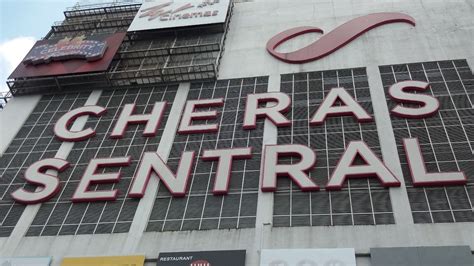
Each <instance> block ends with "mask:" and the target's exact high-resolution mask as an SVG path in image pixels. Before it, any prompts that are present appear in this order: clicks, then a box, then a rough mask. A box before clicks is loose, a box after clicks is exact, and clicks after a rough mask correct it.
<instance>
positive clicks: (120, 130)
mask: <svg viewBox="0 0 474 266" xmlns="http://www.w3.org/2000/svg"><path fill="white" fill-rule="evenodd" d="M428 88H429V84H428V83H426V82H423V81H412V80H409V81H402V82H399V83H396V84H393V85H392V86H391V87H390V88H389V90H388V94H389V95H390V97H391V98H392V100H393V101H395V102H396V105H395V107H394V108H393V109H392V110H391V114H392V115H393V116H397V117H403V118H408V119H422V118H425V117H430V116H433V115H434V114H436V113H437V112H438V109H439V101H438V100H437V99H436V98H434V97H433V96H431V95H427V94H423V93H422V92H424V91H426V90H427V89H428ZM267 103H271V104H269V105H267ZM223 105H224V100H223V99H222V98H217V99H201V100H189V101H187V102H186V105H185V107H184V110H183V112H182V115H181V121H180V123H179V128H178V131H177V133H178V134H199V133H217V132H218V129H219V124H217V123H216V121H218V112H217V108H222V106H223ZM290 106H291V97H290V96H289V95H287V94H285V93H282V92H267V93H258V94H248V95H247V97H246V104H245V112H244V116H243V129H245V130H253V129H255V128H256V123H257V120H258V119H268V120H269V121H271V122H272V123H273V124H274V125H275V126H277V127H290V126H291V125H292V121H290V120H289V119H288V118H287V116H286V115H285V114H286V113H287V112H288V111H289V110H290ZM134 107H135V106H134V104H126V105H124V106H123V108H122V112H121V113H120V115H119V117H118V119H117V122H116V123H115V126H114V128H113V129H112V131H111V132H110V135H109V137H110V138H113V139H117V138H122V137H124V134H125V130H126V128H127V126H128V125H130V124H144V125H145V128H144V131H143V133H142V135H143V137H145V138H151V137H154V136H155V135H156V133H157V132H158V128H159V127H160V124H161V122H162V117H163V115H164V113H165V110H166V108H168V106H167V103H166V102H155V103H154V106H153V108H152V110H151V112H149V113H147V114H134ZM106 112H107V109H106V108H104V107H101V106H83V107H79V108H76V109H74V110H71V111H69V112H67V113H66V114H64V115H63V116H62V117H60V118H59V119H58V121H57V122H56V124H55V126H54V132H55V135H56V137H57V138H59V139H60V140H62V141H67V142H77V141H84V140H87V139H89V138H93V137H94V135H95V131H94V130H93V129H92V128H86V129H83V130H80V131H71V129H70V127H71V125H72V124H73V123H74V121H75V120H76V119H77V118H79V117H87V116H98V117H99V116H102V115H103V114H104V113H106ZM313 112H314V113H313V115H312V116H311V118H310V119H309V121H308V123H309V126H313V127H317V126H321V124H323V123H324V122H325V121H326V119H328V118H329V117H339V116H352V117H353V118H354V119H356V120H357V121H358V122H359V123H365V122H373V121H374V119H373V117H372V116H371V115H370V114H369V113H368V112H367V111H366V110H365V109H364V108H363V107H362V106H361V105H360V104H359V103H358V102H357V101H356V100H355V99H354V98H353V97H352V96H351V95H350V94H349V93H348V92H347V91H346V90H345V89H344V88H333V89H332V90H331V91H330V92H329V93H328V94H327V95H326V97H325V99H324V100H323V102H322V103H321V104H320V105H319V107H318V108H317V109H316V110H313ZM196 120H201V121H202V120H206V122H207V123H205V124H202V123H200V124H195V123H193V122H194V121H196ZM402 142H403V143H402V144H403V147H404V150H405V154H406V158H407V163H408V166H409V168H410V172H411V178H412V180H413V185H414V186H437V185H463V184H466V180H467V179H466V176H465V174H464V173H463V172H461V171H458V172H443V173H429V172H428V171H427V169H426V167H425V163H424V159H423V155H422V153H421V150H420V146H419V143H418V140H417V139H416V138H407V139H403V140H402ZM252 153H253V150H252V147H234V148H232V149H216V150H204V151H203V152H202V154H201V155H200V158H201V159H202V160H209V161H215V162H217V170H216V173H215V178H214V184H213V194H214V195H222V194H226V193H227V192H228V190H229V179H230V176H231V169H232V163H233V162H234V161H236V160H246V159H249V158H251V157H252ZM196 155H197V154H196V152H195V151H184V152H183V153H182V155H181V158H180V161H179V165H178V167H177V170H176V172H173V171H172V170H171V169H170V168H169V167H168V165H167V163H166V162H165V160H164V159H163V158H161V157H160V155H159V154H158V153H157V152H145V153H144V154H143V156H142V158H141V162H140V163H139V166H138V168H137V171H136V173H135V175H134V176H133V181H132V184H131V187H130V190H129V193H128V196H129V197H131V198H142V197H143V196H144V193H145V189H146V186H147V185H148V181H149V179H150V177H152V176H157V177H158V178H159V179H160V180H161V182H162V183H163V184H164V185H165V187H166V188H167V189H168V190H169V191H170V193H171V194H172V195H173V196H176V197H182V196H185V195H186V193H187V190H188V183H189V179H190V176H191V169H192V167H193V163H194V160H195V158H196ZM262 155H263V156H262V159H261V160H262V161H261V171H260V189H261V191H263V192H273V191H276V189H277V179H278V177H287V178H290V179H291V180H292V181H293V182H294V183H295V184H296V185H297V186H298V187H299V188H300V189H301V190H302V191H318V190H320V185H322V184H316V183H315V182H314V181H313V179H311V178H310V177H309V174H308V173H309V171H310V170H311V169H313V168H314V167H315V165H316V160H317V158H316V154H315V152H314V150H312V149H311V148H309V147H307V146H303V145H295V144H290V145H265V146H264V148H263V151H262ZM288 156H291V157H293V158H297V159H299V161H298V160H297V159H296V160H294V161H297V162H296V163H291V164H283V163H279V162H281V160H280V159H282V158H284V157H288ZM356 158H360V159H362V161H363V163H362V164H356V163H355V160H356ZM131 159H132V158H131V157H130V156H126V157H113V158H94V159H92V160H91V161H90V162H89V164H88V166H87V167H86V169H85V171H84V173H83V176H82V178H81V180H80V182H79V184H78V185H77V188H76V190H75V192H74V194H73V197H72V201H73V202H91V201H101V200H115V199H116V198H117V194H118V190H117V189H114V190H95V191H94V190H91V189H90V186H91V185H93V184H97V183H116V182H120V172H110V171H107V173H102V172H103V171H102V170H104V168H106V167H127V166H129V165H130V162H131ZM69 166H70V162H68V161H65V160H62V159H58V158H48V159H43V160H40V161H37V162H35V163H33V164H32V165H31V166H30V167H29V168H28V169H27V170H26V171H25V179H26V180H27V182H28V183H31V184H34V185H37V186H39V187H41V188H42V189H37V190H35V191H29V190H26V189H25V188H20V189H18V190H16V191H14V192H13V193H12V197H13V198H14V199H15V200H16V201H17V202H20V203H24V204H34V203H39V202H44V201H47V200H48V199H50V198H52V197H54V196H55V195H56V194H57V193H58V192H59V191H60V182H59V179H58V178H57V175H53V174H51V170H54V171H56V172H58V173H59V172H62V171H64V170H65V169H67V168H68V167H69ZM54 171H53V172H54ZM153 173H154V174H155V175H152V174H153ZM358 177H374V178H376V179H377V180H378V181H379V182H380V183H381V185H382V186H384V187H398V186H400V185H401V183H400V181H399V180H400V178H401V177H400V176H396V175H395V174H394V173H392V172H391V171H390V169H389V168H387V166H385V164H384V163H383V161H382V160H381V159H380V158H379V157H378V156H377V155H376V154H375V153H374V152H373V151H372V150H371V149H370V148H369V147H368V146H367V144H365V143H364V142H363V141H352V142H350V143H349V144H348V145H347V147H346V150H345V151H344V153H343V154H342V155H341V157H340V159H339V162H338V164H337V166H336V167H335V169H334V170H333V172H332V174H331V176H330V178H329V180H328V182H327V183H326V184H325V189H326V190H340V189H341V188H342V187H343V186H344V184H345V183H346V182H347V180H348V179H351V178H358Z"/></svg>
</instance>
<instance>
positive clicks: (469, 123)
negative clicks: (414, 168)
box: [379, 60, 474, 223]
mask: <svg viewBox="0 0 474 266" xmlns="http://www.w3.org/2000/svg"><path fill="white" fill-rule="evenodd" d="M379 69H380V72H381V75H382V81H383V85H384V89H385V92H386V95H387V97H388V92H387V91H388V88H389V87H390V86H391V85H392V84H394V83H396V82H400V81H404V80H419V81H425V82H428V83H429V84H430V88H429V90H427V91H425V92H423V93H425V94H428V95H432V96H434V97H436V98H437V99H438V100H439V102H440V108H439V110H438V112H437V114H435V115H434V116H433V117H430V118H425V119H404V118H399V117H396V116H391V119H392V126H393V130H394V133H395V138H396V141H397V148H398V153H399V155H400V161H401V163H402V170H403V175H404V177H405V181H406V184H407V187H408V197H409V200H410V205H411V209H412V214H413V219H414V221H415V223H444V222H473V221H474V213H473V202H474V149H473V147H474V119H473V117H474V107H473V102H474V76H473V74H472V72H471V70H470V69H469V66H468V64H467V62H466V60H449V61H439V62H423V63H413V64H401V65H387V66H380V67H379ZM387 101H388V106H389V109H392V108H393V107H394V106H395V102H394V101H392V100H390V99H389V98H387ZM404 138H418V140H419V142H420V148H421V151H422V154H423V157H424V160H425V165H426V169H427V171H428V172H450V171H463V172H464V173H465V175H466V177H467V179H468V183H467V185H466V186H453V187H432V188H427V187H425V188H415V187H413V185H412V180H411V174H410V171H409V168H408V166H407V163H406V156H405V152H404V150H403V142H402V140H403V139H404Z"/></svg>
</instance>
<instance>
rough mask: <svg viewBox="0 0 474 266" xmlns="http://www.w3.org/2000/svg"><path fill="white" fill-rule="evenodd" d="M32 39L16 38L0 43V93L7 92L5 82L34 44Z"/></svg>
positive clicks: (34, 40)
mask: <svg viewBox="0 0 474 266" xmlns="http://www.w3.org/2000/svg"><path fill="white" fill-rule="evenodd" d="M35 42H36V39H35V38H34V37H17V38H14V39H11V40H7V41H4V42H1V43H0V91H8V86H7V84H6V80H7V78H8V76H9V75H10V74H11V73H12V72H13V70H14V69H15V68H16V66H18V64H19V63H20V62H21V60H22V59H23V58H24V57H25V55H26V54H27V53H28V51H29V50H30V49H31V47H33V45H34V44H35Z"/></svg>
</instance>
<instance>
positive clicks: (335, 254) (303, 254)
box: [260, 248, 356, 266]
mask: <svg viewBox="0 0 474 266" xmlns="http://www.w3.org/2000/svg"><path fill="white" fill-rule="evenodd" d="M260 266H356V260H355V250H354V249H353V248H328V249H264V250H262V255H261V257H260Z"/></svg>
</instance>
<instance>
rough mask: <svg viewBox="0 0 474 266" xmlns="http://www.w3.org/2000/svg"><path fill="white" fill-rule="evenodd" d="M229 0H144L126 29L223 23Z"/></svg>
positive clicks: (136, 29)
mask: <svg viewBox="0 0 474 266" xmlns="http://www.w3.org/2000/svg"><path fill="white" fill-rule="evenodd" d="M229 5H230V1H229V0H174V1H171V0H149V1H144V2H143V4H142V6H141V7H140V10H139V11H138V13H137V15H136V16H135V18H134V19H133V22H132V24H131V25H130V28H129V29H128V31H141V30H152V29H165V28H177V27H187V26H196V25H207V24H216V23H224V22H225V20H226V17H227V10H228V8H229Z"/></svg>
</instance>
